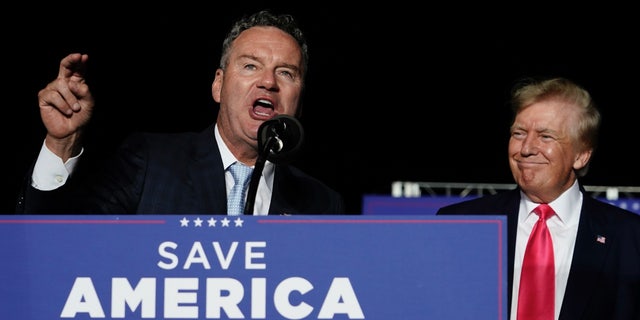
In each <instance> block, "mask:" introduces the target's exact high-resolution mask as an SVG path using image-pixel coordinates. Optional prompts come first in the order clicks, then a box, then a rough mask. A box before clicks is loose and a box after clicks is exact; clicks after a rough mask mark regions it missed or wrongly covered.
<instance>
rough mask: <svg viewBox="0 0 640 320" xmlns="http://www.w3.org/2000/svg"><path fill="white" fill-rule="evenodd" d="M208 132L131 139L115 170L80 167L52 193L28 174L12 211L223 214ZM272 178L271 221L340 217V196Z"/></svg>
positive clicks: (278, 169) (293, 172)
mask: <svg viewBox="0 0 640 320" xmlns="http://www.w3.org/2000/svg"><path fill="white" fill-rule="evenodd" d="M213 132H214V126H213V125H211V126H209V127H208V128H207V129H206V130H204V131H202V132H200V133H173V134H159V133H137V134H133V135H132V136H130V137H129V138H128V139H127V140H126V141H125V142H124V143H123V144H122V145H121V147H120V148H119V150H118V153H117V154H116V156H115V157H114V159H112V160H113V162H109V163H108V164H106V165H100V166H95V165H86V163H89V162H90V161H81V162H80V164H79V165H78V167H77V168H76V171H74V174H73V176H72V177H70V179H69V180H68V181H67V183H66V184H65V185H64V186H63V187H61V188H59V189H57V190H55V191H38V190H36V189H35V188H33V187H31V186H30V176H31V173H29V175H28V177H27V179H26V181H25V188H24V190H23V192H22V193H21V194H20V196H19V199H18V203H17V209H16V211H17V212H18V213H32V214H37V213H58V214H70V213H90V214H100V213H104V214H134V213H135V214H189V213H191V214H226V211H227V198H226V187H225V179H224V174H225V172H224V168H223V166H222V158H221V157H220V153H219V150H218V146H217V143H216V140H215V137H214V133H213ZM82 160H84V159H82ZM83 165H84V166H83ZM274 174H275V175H274V182H273V193H272V197H271V206H270V208H269V214H275V215H280V214H341V213H343V207H344V204H343V199H342V197H341V195H340V194H338V193H337V192H335V191H334V190H332V189H330V188H329V187H327V186H326V185H325V184H323V183H322V182H320V181H319V180H317V179H315V178H313V177H311V176H309V175H307V174H305V173H303V172H302V171H301V170H299V169H297V168H295V167H293V166H291V165H288V164H278V165H276V166H275V173H274Z"/></svg>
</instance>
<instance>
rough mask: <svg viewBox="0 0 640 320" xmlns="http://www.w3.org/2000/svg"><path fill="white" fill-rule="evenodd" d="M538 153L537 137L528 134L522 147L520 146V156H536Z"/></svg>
mask: <svg viewBox="0 0 640 320" xmlns="http://www.w3.org/2000/svg"><path fill="white" fill-rule="evenodd" d="M537 152H538V143H537V140H536V137H535V135H531V134H528V135H527V136H526V137H525V138H524V140H522V146H520V154H521V155H523V156H528V155H532V154H536V153H537Z"/></svg>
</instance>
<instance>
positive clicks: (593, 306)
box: [436, 187, 640, 320]
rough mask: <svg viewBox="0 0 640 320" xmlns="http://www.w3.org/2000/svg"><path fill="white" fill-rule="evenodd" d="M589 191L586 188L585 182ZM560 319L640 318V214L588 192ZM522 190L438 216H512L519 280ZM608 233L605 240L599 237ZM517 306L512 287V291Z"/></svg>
mask: <svg viewBox="0 0 640 320" xmlns="http://www.w3.org/2000/svg"><path fill="white" fill-rule="evenodd" d="M581 189H582V190H583V191H584V188H582V187H581ZM583 199H584V200H583V203H582V211H581V213H580V222H579V225H578V234H577V239H576V244H575V249H574V253H573V260H572V263H571V270H570V271H569V279H568V282H567V289H566V292H565V295H564V300H563V302H562V307H561V311H560V317H559V319H560V320H577V319H598V320H602V319H607V320H609V319H612V320H613V319H619V320H622V319H625V320H638V319H640V215H637V214H635V213H633V212H630V211H627V210H623V209H621V208H619V207H617V206H614V205H611V204H608V203H604V202H602V201H599V200H597V199H594V198H592V197H590V196H588V195H586V194H585V196H584V197H583ZM519 206H520V191H519V189H515V190H511V191H506V192H501V193H498V194H494V195H489V196H484V197H481V198H476V199H472V200H467V201H464V202H460V203H455V204H451V205H448V206H445V207H442V208H440V209H439V210H438V212H437V213H436V214H437V215H451V214H487V215H507V225H508V227H507V229H508V231H507V233H508V250H509V251H508V263H509V265H508V269H509V271H508V277H509V283H512V279H513V260H514V252H515V242H516V230H517V226H516V224H517V221H518V219H517V217H518V210H519ZM598 236H604V237H605V242H604V243H601V242H598V241H596V238H597V237H598ZM508 296H509V299H508V303H509V309H510V307H511V298H512V297H511V286H509V291H508Z"/></svg>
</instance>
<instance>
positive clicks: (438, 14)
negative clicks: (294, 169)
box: [0, 2, 640, 214]
mask: <svg viewBox="0 0 640 320" xmlns="http://www.w3.org/2000/svg"><path fill="white" fill-rule="evenodd" d="M85 5H86V4H82V3H73V2H70V3H65V4H64V7H55V6H53V5H52V6H51V7H48V8H43V7H41V6H39V7H33V8H32V7H26V6H25V7H23V8H11V9H10V10H9V9H8V8H7V9H6V10H3V13H2V16H3V19H1V20H2V22H0V26H2V30H3V31H2V34H3V40H2V43H3V52H4V55H3V59H4V62H5V63H4V68H3V75H4V80H3V82H2V83H3V84H2V89H1V90H2V91H1V92H2V93H3V94H2V96H3V100H4V102H5V103H4V104H3V107H4V115H5V116H4V117H3V118H4V119H5V121H3V129H2V137H3V141H4V142H5V146H7V147H6V148H5V155H7V156H8V158H9V162H8V163H7V164H6V166H7V167H6V168H5V170H6V171H7V172H8V173H9V181H10V183H8V184H7V185H8V187H9V188H7V190H6V191H5V192H4V194H5V195H6V196H4V197H3V199H2V202H1V203H0V212H7V213H11V212H13V210H14V200H15V196H16V194H17V190H18V188H19V185H20V184H21V182H22V181H21V180H22V179H23V177H24V173H25V172H26V170H27V169H28V167H29V166H30V165H31V162H32V161H33V160H34V159H35V157H36V155H37V152H38V151H39V149H40V147H41V144H42V139H43V138H44V133H45V131H44V128H43V126H42V124H41V122H40V118H39V113H38V105H37V92H38V90H40V89H41V88H43V87H44V86H45V85H46V84H47V83H48V82H49V81H51V80H52V79H54V77H55V76H56V75H57V72H58V65H59V61H60V59H61V58H62V57H64V56H65V55H67V54H68V53H71V52H75V51H78V52H85V53H88V54H89V55H90V58H89V74H88V81H89V84H90V85H91V88H92V91H93V92H94V95H95V97H96V100H97V105H96V112H95V115H94V120H93V123H92V127H91V128H92V139H93V140H94V142H95V144H94V145H93V146H94V147H101V148H104V150H105V151H108V150H111V149H112V148H114V147H115V146H116V145H117V144H118V143H119V142H120V140H121V139H122V138H123V137H124V136H126V135H127V134H128V133H130V132H132V131H135V130H143V131H164V132H169V131H184V130H190V131H199V130H201V129H203V128H204V127H206V126H207V125H208V124H209V123H210V122H211V121H213V120H214V119H215V115H216V112H217V105H216V104H215V103H214V101H213V99H212V97H211V83H212V81H213V78H214V73H215V69H216V67H217V65H218V62H219V59H220V48H221V43H222V40H223V38H224V36H225V34H226V32H227V31H228V29H229V27H230V25H231V23H232V21H234V20H235V19H237V18H238V17H240V16H241V15H243V14H245V13H251V12H253V11H254V10H257V9H260V8H271V9H274V10H275V11H278V12H288V13H292V14H294V15H295V16H296V17H297V18H298V20H299V22H300V25H301V27H302V28H303V30H304V31H306V36H307V38H308V41H309V45H310V55H311V58H310V70H309V74H308V79H307V89H306V92H305V97H304V112H303V116H302V118H301V123H302V124H303V127H304V130H305V144H304V146H303V150H302V153H301V154H300V157H299V158H298V159H297V160H296V162H295V164H296V165H297V166H298V167H300V168H302V169H303V170H305V171H307V172H308V173H310V174H311V175H313V176H316V177H318V178H319V179H321V180H323V181H324V182H326V183H327V184H328V185H330V186H331V187H333V188H335V189H336V190H338V191H339V192H341V193H342V194H343V195H344V196H345V199H346V200H347V205H348V210H349V212H350V213H354V214H357V213H360V210H361V205H362V203H361V202H362V196H363V195H365V194H390V192H391V183H392V182H393V181H398V180H403V181H432V182H469V183H472V182H477V183H512V179H511V175H510V172H509V169H508V163H507V153H506V151H507V141H508V126H509V121H510V117H511V113H510V110H509V108H508V107H507V105H506V101H507V98H508V94H509V89H510V87H511V85H512V84H513V82H514V81H515V80H517V79H518V78H520V77H523V76H550V75H555V76H565V77H568V78H571V79H573V80H575V81H576V82H578V83H580V84H582V85H583V86H585V87H586V88H587V89H588V90H590V92H591V93H592V95H593V97H594V99H595V100H596V102H597V103H598V104H599V106H600V109H601V112H602V115H603V126H602V131H601V136H600V139H601V145H600V147H599V149H598V150H597V151H596V153H595V156H594V159H593V163H592V167H591V171H590V173H589V175H587V177H585V179H584V180H583V181H584V182H585V183H586V184H588V185H601V186H636V185H640V182H639V181H640V180H639V178H640V173H639V172H638V170H637V168H636V163H637V160H636V159H635V158H636V156H635V154H636V151H637V140H638V137H639V136H640V134H639V133H638V130H637V120H636V116H635V114H636V113H637V110H636V109H637V108H638V99H637V95H638V92H639V91H640V90H639V88H640V79H639V77H638V71H640V68H639V66H640V64H639V63H638V57H640V49H638V30H640V28H638V22H637V21H638V19H637V17H634V16H633V15H634V12H635V11H634V10H631V9H630V8H625V7H616V6H614V5H610V6H607V7H603V6H600V5H598V6H595V5H594V6H592V7H585V6H584V4H580V5H579V6H578V5H573V6H570V5H567V6H560V5H558V3H555V4H545V3H542V2H535V3H533V2H532V3H522V4H521V5H519V6H518V7H516V6H514V5H510V6H506V7H505V6H501V7H498V6H496V7H488V6H479V5H474V6H468V5H464V4H461V3H457V4H455V5H452V6H451V7H450V8H446V7H444V6H439V7H436V6H429V5H420V6H418V7H407V6H400V5H398V6H397V7H393V6H390V5H386V6H384V7H377V8H376V7H372V8H355V9H345V8H342V7H339V6H335V5H330V4H321V3H318V4H309V3H307V4H305V5H294V6H287V5H270V6H255V5H247V4H242V5H240V4H238V5H236V6H235V7H233V8H223V7H218V5H217V4H213V3H212V4H206V3H203V4H201V5H198V6H189V5H187V4H175V3H173V4H170V5H166V6H156V5H154V6H153V7H145V8H141V7H138V8H132V7H129V6H122V5H115V4H112V3H110V4H109V5H101V4H93V5H92V6H91V8H88V7H84V6H85ZM423 7H424V8H423Z"/></svg>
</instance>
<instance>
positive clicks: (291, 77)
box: [278, 70, 295, 79]
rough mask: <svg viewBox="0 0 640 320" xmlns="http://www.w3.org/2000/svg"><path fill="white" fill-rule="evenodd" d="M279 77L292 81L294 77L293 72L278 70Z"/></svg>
mask: <svg viewBox="0 0 640 320" xmlns="http://www.w3.org/2000/svg"><path fill="white" fill-rule="evenodd" d="M278 73H279V74H280V75H281V76H283V77H285V78H288V79H294V78H295V75H294V73H293V72H291V71H289V70H280V71H279V72H278Z"/></svg>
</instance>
